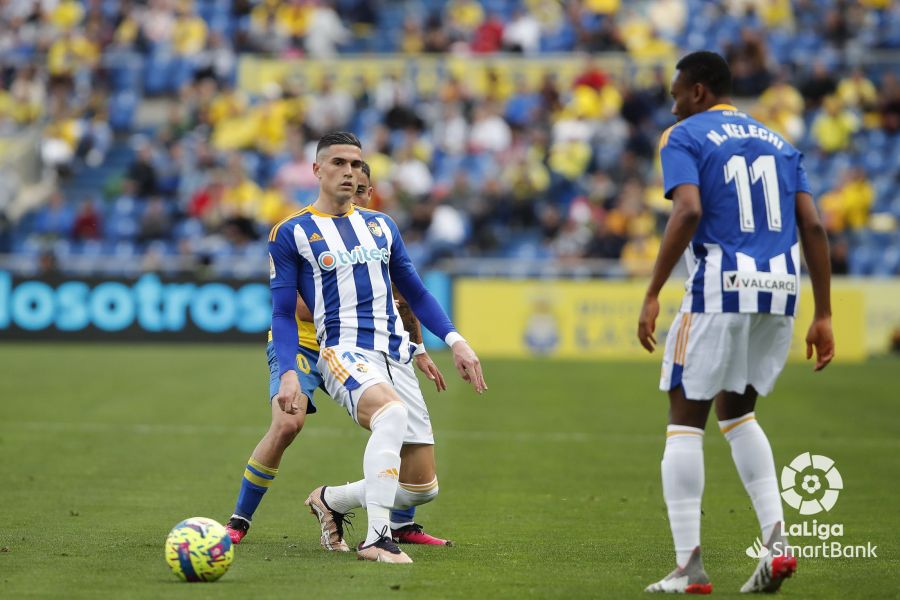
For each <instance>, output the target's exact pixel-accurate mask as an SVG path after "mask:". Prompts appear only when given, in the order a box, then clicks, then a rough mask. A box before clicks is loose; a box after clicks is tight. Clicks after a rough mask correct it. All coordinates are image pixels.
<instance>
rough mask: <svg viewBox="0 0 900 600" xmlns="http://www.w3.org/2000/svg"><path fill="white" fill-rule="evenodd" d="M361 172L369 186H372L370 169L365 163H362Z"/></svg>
mask: <svg viewBox="0 0 900 600" xmlns="http://www.w3.org/2000/svg"><path fill="white" fill-rule="evenodd" d="M362 172H363V175H365V176H366V179H368V180H369V185H372V168H371V167H370V166H369V163H367V162H366V161H363V166H362Z"/></svg>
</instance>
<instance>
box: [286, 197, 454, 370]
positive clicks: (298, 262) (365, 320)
mask: <svg viewBox="0 0 900 600" xmlns="http://www.w3.org/2000/svg"><path fill="white" fill-rule="evenodd" d="M269 255H270V274H269V275H270V287H271V288H272V290H273V294H274V292H275V291H276V290H277V289H278V288H285V287H289V288H292V289H296V290H297V291H298V292H299V293H300V296H301V297H302V298H303V301H304V302H305V303H306V305H307V306H308V307H309V309H310V311H311V312H312V314H313V320H314V323H315V326H316V335H317V338H318V340H319V343H320V345H321V346H322V347H330V346H336V345H338V344H341V345H350V346H355V347H358V348H365V349H368V350H376V351H379V352H384V353H386V354H387V355H389V356H390V357H391V358H393V359H395V360H399V361H401V362H406V361H408V360H409V358H410V356H411V347H410V343H409V334H408V333H407V332H406V330H405V329H404V328H403V323H402V321H401V319H400V318H399V315H398V313H397V308H396V306H395V304H394V296H393V293H392V291H391V281H392V280H393V281H394V282H395V283H396V284H397V288H398V289H399V290H400V292H401V293H402V294H403V295H404V297H405V298H406V299H407V301H408V302H409V304H410V306H411V307H412V308H413V310H414V311H416V315H417V316H419V318H420V320H421V321H422V323H423V324H424V325H425V326H426V327H428V328H429V329H430V330H431V331H432V332H433V333H435V334H436V335H438V336H440V337H442V338H444V337H445V336H446V335H447V334H448V333H450V332H451V331H455V329H454V328H453V325H452V323H450V319H449V318H448V317H447V315H446V314H445V313H444V311H443V310H442V309H441V308H440V306H439V305H438V304H437V302H436V301H434V299H433V297H432V296H431V294H429V293H428V292H427V290H426V289H425V287H424V285H423V284H422V281H421V279H419V276H418V274H417V273H416V271H415V269H414V267H413V266H412V263H411V261H410V259H409V256H408V254H407V252H406V248H405V247H404V245H403V240H402V239H401V237H400V232H399V230H398V229H397V225H396V224H395V223H394V221H393V220H392V219H391V218H390V217H388V216H387V215H385V214H383V213H380V212H377V211H374V210H368V209H364V208H361V207H358V206H355V205H352V206H351V208H350V210H348V211H347V213H345V214H343V215H339V216H334V215H329V214H325V213H322V212H319V211H317V210H316V209H314V208H313V207H312V206H308V207H306V208H305V209H303V210H301V211H300V212H298V213H296V214H295V215H293V216H291V217H289V218H288V219H286V220H284V221H282V222H281V223H279V224H278V225H276V226H275V227H274V228H273V229H272V233H271V234H270V235H269ZM417 309H418V310H417ZM273 328H274V326H273Z"/></svg>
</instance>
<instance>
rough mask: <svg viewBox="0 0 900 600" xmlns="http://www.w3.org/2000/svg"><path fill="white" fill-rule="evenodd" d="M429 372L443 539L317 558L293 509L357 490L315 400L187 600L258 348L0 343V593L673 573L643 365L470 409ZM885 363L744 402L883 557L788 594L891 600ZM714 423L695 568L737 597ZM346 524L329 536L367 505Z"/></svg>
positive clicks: (552, 372) (896, 482)
mask: <svg viewBox="0 0 900 600" xmlns="http://www.w3.org/2000/svg"><path fill="white" fill-rule="evenodd" d="M448 358H449V357H448V356H439V357H438V360H439V364H440V366H441V367H442V368H443V369H444V372H445V374H446V375H448V380H449V381H451V389H450V391H449V392H448V393H445V394H441V395H437V394H435V393H434V391H433V389H429V388H428V387H427V385H426V386H425V389H426V396H427V398H428V400H429V404H430V407H431V411H432V418H433V421H434V423H435V432H436V436H437V440H438V446H437V455H438V473H439V476H440V481H441V495H440V497H439V498H438V500H437V501H436V502H434V503H432V504H430V505H428V506H425V507H422V508H420V510H419V514H418V519H417V520H419V521H420V522H422V523H423V524H425V525H426V527H427V528H428V529H429V530H430V531H433V532H434V533H436V534H438V535H441V536H444V537H449V538H451V539H453V540H455V541H456V542H457V546H456V547H453V548H420V547H413V548H410V549H409V550H408V553H409V554H410V556H412V558H413V560H415V561H416V564H414V565H411V566H409V567H403V566H393V565H376V564H372V563H361V562H357V561H356V560H355V556H353V555H349V556H348V555H336V554H330V553H325V552H324V551H322V550H321V549H320V548H319V545H318V531H317V527H316V523H315V522H314V520H313V518H312V517H311V516H309V515H308V514H307V513H306V512H305V507H303V506H302V501H303V499H304V498H306V496H307V494H308V493H309V491H310V490H311V489H312V488H313V487H315V486H317V485H319V484H321V483H332V484H339V483H343V482H344V481H348V480H353V479H357V478H359V477H360V476H361V473H362V466H361V463H362V451H363V447H364V444H365V440H366V435H365V433H364V432H362V431H361V430H360V429H359V428H358V427H356V426H355V425H354V424H353V423H352V422H351V421H350V419H349V418H348V417H347V415H346V414H344V413H343V412H342V410H341V409H339V408H338V407H337V406H336V405H334V404H333V403H331V401H330V400H329V399H328V398H327V397H326V396H324V395H321V396H317V398H318V405H319V407H320V412H319V413H318V414H316V415H313V416H311V417H310V418H309V419H308V420H307V425H306V428H305V429H304V431H303V433H302V434H301V436H300V437H299V438H298V440H297V441H296V442H295V444H294V445H293V446H292V447H291V448H290V450H289V452H288V454H287V456H286V457H285V460H284V462H283V463H282V467H281V471H280V473H279V475H278V478H277V479H276V481H275V483H274V484H273V486H272V488H271V489H270V491H269V493H268V494H267V496H266V498H265V499H264V501H263V503H262V505H261V507H260V509H259V511H258V512H257V514H256V517H255V520H254V524H253V528H252V530H251V532H250V535H249V536H248V537H247V538H246V540H245V542H244V543H243V544H241V545H240V546H238V547H237V548H236V554H235V561H234V564H233V566H232V568H231V570H230V572H229V573H228V574H227V575H226V576H225V577H224V578H223V579H222V580H221V581H219V582H217V583H215V584H205V585H204V584H196V585H188V584H184V583H180V582H178V581H177V580H176V579H175V578H174V576H173V575H172V574H171V573H170V572H169V570H168V567H167V566H166V564H165V562H164V561H163V541H164V539H165V537H166V534H167V533H168V531H169V529H170V528H171V527H172V526H173V525H174V524H175V523H176V522H178V521H179V520H181V519H184V518H186V517H190V516H208V517H212V518H215V519H217V520H219V521H222V522H224V521H225V520H226V519H227V518H228V516H229V515H230V514H231V510H232V508H233V505H234V500H235V497H236V494H237V490H238V485H239V482H240V479H241V473H242V471H243V467H244V464H245V461H246V459H247V456H248V455H249V453H250V451H251V449H252V448H253V446H254V445H255V444H256V442H257V441H258V439H259V437H260V436H261V435H262V433H263V432H264V431H265V429H266V427H267V425H268V420H269V413H268V407H267V405H266V401H265V398H266V395H267V393H268V390H267V370H266V363H265V357H264V352H263V347H262V345H260V346H259V347H248V346H221V345H216V346H189V345H180V346H174V345H173V346H169V345H154V346H102V345H86V346H81V345H22V344H16V345H0V364H2V365H3V367H2V373H3V375H2V378H0V459H2V467H0V474H2V477H0V516H2V518H0V548H2V551H0V597H4V598H19V597H38V596H42V597H52V598H99V597H108V598H159V597H163V596H166V597H173V598H182V597H183V598H187V597H190V598H200V597H203V598H242V599H245V598H269V597H272V598H284V597H317V598H331V597H356V598H401V597H402V598H443V597H467V598H491V597H534V598H548V597H557V598H573V597H610V598H628V597H632V598H643V597H645V596H644V595H643V593H642V591H641V590H642V589H643V587H644V586H645V585H647V584H648V583H650V582H652V581H655V580H656V579H658V578H660V577H662V576H663V575H664V574H666V573H667V572H668V571H669V570H671V568H672V564H673V554H672V550H671V541H670V537H669V530H668V524H667V521H666V514H665V507H664V504H663V501H662V492H661V489H660V481H659V460H660V457H661V454H662V448H663V444H664V428H665V423H666V399H665V396H664V395H663V394H662V393H660V392H658V391H656V383H657V378H658V372H659V367H658V364H656V363H652V364H651V363H646V364H611V363H565V362H554V363H550V362H517V361H488V362H487V363H486V365H485V372H486V376H487V381H488V385H489V386H490V391H489V392H488V393H486V394H485V395H484V396H481V397H479V396H477V395H475V394H474V393H473V392H471V390H470V389H469V388H467V387H466V385H465V384H463V383H462V382H461V381H460V380H459V379H458V378H456V375H455V373H452V372H451V371H452V366H451V365H450V363H449V361H448ZM898 368H900V362H898V361H897V360H896V359H879V360H874V361H870V362H868V363H866V364H864V365H841V364H835V365H832V366H831V367H829V368H828V369H827V370H826V371H825V372H824V373H820V374H815V375H814V374H813V373H812V372H811V369H810V367H809V366H808V365H791V366H789V367H788V368H787V370H786V372H785V374H784V375H783V376H782V378H781V380H780V381H779V384H778V387H777V389H776V391H775V393H774V394H773V396H772V397H771V398H769V399H764V400H762V401H761V403H760V406H759V407H758V408H759V410H758V413H759V419H760V422H761V423H762V425H763V427H764V428H765V430H766V431H767V433H768V434H769V437H770V439H771V440H772V443H773V447H774V451H775V456H776V462H777V465H778V468H779V469H780V468H781V466H783V465H785V464H787V463H788V462H789V461H790V460H791V459H792V458H793V457H794V456H796V455H797V454H799V453H801V452H805V451H812V452H813V453H819V454H825V455H827V456H830V457H831V458H833V459H834V460H835V461H836V465H837V467H838V468H839V469H840V471H841V474H842V475H843V480H844V490H843V491H842V492H841V495H840V498H839V500H838V502H837V505H836V506H835V508H834V509H833V510H832V511H831V512H829V513H827V515H825V514H823V515H818V517H819V520H820V521H827V522H832V523H834V522H840V523H843V524H844V536H843V538H842V541H843V542H844V543H846V544H865V543H866V542H872V543H873V544H876V545H877V546H878V550H877V553H878V558H877V559H822V558H820V559H806V560H801V562H800V567H799V572H798V574H797V576H796V577H795V579H794V580H791V581H789V582H788V583H787V584H786V585H785V587H784V588H783V590H782V593H783V594H784V595H786V596H791V597H796V598H809V597H815V598H845V597H853V596H858V597H870V598H883V597H900V583H898V579H900V578H898V576H897V573H898V572H900V542H898V540H900V536H898V532H900V513H898V511H897V508H896V507H897V497H898V496H900V406H898V404H897V403H898V400H900V398H898V395H897V393H898V386H897V381H898V378H897V370H898ZM711 425H712V426H711V427H708V433H707V436H706V437H707V439H706V441H705V448H706V478H707V479H706V482H707V483H706V491H705V496H704V516H703V521H702V527H703V544H704V560H705V563H706V567H707V570H708V571H709V573H710V576H711V577H712V581H713V585H714V590H715V591H714V593H715V594H716V595H717V596H737V594H736V593H735V592H736V590H737V589H738V588H739V587H740V585H741V583H743V581H744V580H745V579H746V578H747V577H748V576H749V574H750V573H751V572H752V570H753V567H754V561H752V560H751V559H749V558H748V557H747V556H746V555H745V554H744V549H745V548H746V547H747V546H749V545H750V544H751V543H752V542H753V540H754V538H755V536H756V535H757V526H756V519H755V517H754V515H753V512H752V510H751V507H750V503H749V500H748V499H747V497H746V495H745V494H744V491H743V488H742V486H741V484H740V480H739V479H738V476H737V474H736V472H735V470H734V467H733V465H732V463H731V457H730V452H729V450H728V447H727V444H726V443H725V442H724V440H723V439H722V436H721V435H720V434H719V433H718V431H717V430H716V427H715V426H714V424H711ZM785 510H786V516H787V519H788V521H789V522H797V521H800V520H801V518H800V517H799V515H798V514H797V513H796V511H794V510H793V509H790V508H788V507H786V509H785ZM356 522H357V524H358V525H357V529H356V530H355V531H353V530H351V532H350V535H349V536H348V541H351V542H356V541H358V538H360V537H361V536H362V535H363V534H364V532H363V527H364V523H365V515H364V513H363V511H360V512H359V513H358V515H357V518H356ZM792 541H793V542H795V543H796V542H802V543H804V544H812V543H817V542H818V540H815V539H804V540H797V539H794V540H792Z"/></svg>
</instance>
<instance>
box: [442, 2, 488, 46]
mask: <svg viewBox="0 0 900 600" xmlns="http://www.w3.org/2000/svg"><path fill="white" fill-rule="evenodd" d="M444 14H445V15H446V19H447V26H448V27H449V28H450V32H451V35H453V36H455V37H457V38H458V39H469V38H470V37H471V35H472V33H473V32H474V31H475V30H476V29H477V28H478V26H479V25H481V23H482V22H483V21H484V8H483V7H482V6H481V3H480V2H478V1H477V0H449V1H448V2H447V4H446V6H444Z"/></svg>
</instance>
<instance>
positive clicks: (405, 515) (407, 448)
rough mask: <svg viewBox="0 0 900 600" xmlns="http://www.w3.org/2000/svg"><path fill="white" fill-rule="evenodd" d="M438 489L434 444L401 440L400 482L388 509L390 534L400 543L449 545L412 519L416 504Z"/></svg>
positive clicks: (435, 493)
mask: <svg viewBox="0 0 900 600" xmlns="http://www.w3.org/2000/svg"><path fill="white" fill-rule="evenodd" d="M439 491H440V488H439V486H438V478H437V472H436V468H435V459H434V445H433V444H404V445H403V449H402V450H401V451H400V485H398V486H397V497H396V498H395V499H394V510H393V511H391V535H392V536H393V538H394V541H396V542H398V543H400V544H423V545H428V546H452V545H453V542H451V541H450V540H445V539H442V538H439V537H435V536H433V535H431V534H429V533H426V532H425V530H424V528H423V527H422V526H421V525H420V524H418V523H416V522H415V514H416V513H415V511H416V507H417V506H421V505H422V504H427V503H428V502H431V501H432V500H434V499H435V498H437V495H438V493H439Z"/></svg>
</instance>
